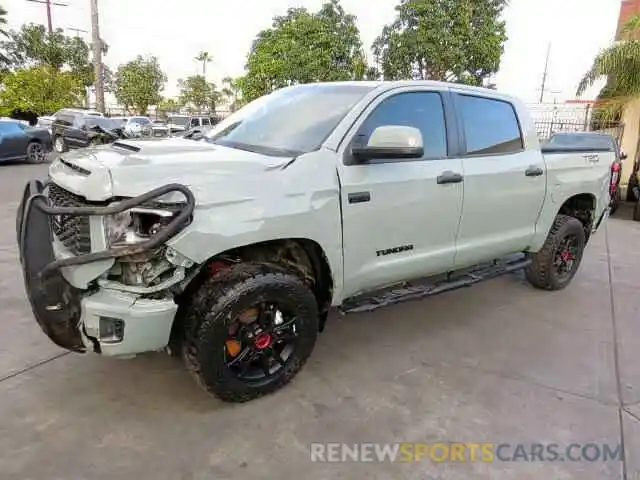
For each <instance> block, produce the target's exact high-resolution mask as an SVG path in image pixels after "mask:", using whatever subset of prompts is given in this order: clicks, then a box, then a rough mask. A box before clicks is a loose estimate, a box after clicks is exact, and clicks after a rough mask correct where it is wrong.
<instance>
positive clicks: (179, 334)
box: [17, 81, 615, 402]
mask: <svg viewBox="0 0 640 480" xmlns="http://www.w3.org/2000/svg"><path fill="white" fill-rule="evenodd" d="M614 160H615V159H614V154H613V153H612V152H610V151H607V150H606V149H603V150H601V151H600V150H598V149H593V150H591V149H588V150H585V149H584V148H583V147H580V146H577V147H576V148H575V149H572V148H570V146H567V145H564V146H563V147H562V148H560V149H554V148H553V147H549V148H548V150H544V151H541V148H540V145H539V143H538V138H537V135H536V130H535V128H534V125H533V123H532V121H531V119H530V117H529V115H528V113H527V111H526V110H525V108H524V106H523V104H522V103H521V102H520V101H518V100H517V99H515V98H511V97H509V96H506V95H501V94H499V93H497V92H495V91H493V90H485V89H481V88H472V87H467V86H461V85H452V84H445V83H436V82H413V81H402V82H337V83H322V84H308V85H299V86H294V87H288V88H285V89H282V90H278V91H276V92H274V93H272V94H270V95H268V96H265V97H262V98H260V99H258V100H256V101H254V102H252V103H250V104H249V105H247V106H245V107H244V108H243V109H241V110H239V111H237V112H236V113H234V114H233V115H231V116H230V117H228V118H226V119H225V120H224V121H222V122H221V123H220V124H218V125H216V126H215V127H214V128H213V129H212V130H211V131H210V132H208V133H207V134H206V135H205V136H204V137H203V138H202V139H200V140H198V141H194V140H186V139H179V138H169V139H162V140H148V141H129V140H125V141H118V142H115V143H113V144H111V145H108V146H100V147H93V148H88V149H83V150H78V151H74V152H69V153H65V154H62V155H61V156H60V157H59V158H57V159H56V160H55V161H53V163H52V164H51V166H50V170H49V177H48V179H46V180H43V181H40V180H33V181H30V182H29V183H28V184H27V186H26V188H25V191H24V196H23V199H22V202H21V204H20V207H19V210H18V214H17V235H18V243H19V246H20V259H21V263H22V267H23V271H24V278H25V286H26V290H27V293H28V297H29V300H30V302H31V305H32V309H33V312H34V315H35V318H36V320H37V321H38V323H39V324H40V326H41V328H42V329H43V331H44V332H45V333H46V334H47V335H48V336H49V337H50V338H51V340H53V341H54V342H55V343H56V344H58V345H60V346H62V347H64V348H66V349H69V350H72V351H76V352H86V351H94V352H98V353H100V354H102V355H107V356H130V355H135V354H138V353H142V352H147V351H155V350H162V349H165V348H166V349H167V350H169V351H170V352H175V353H180V354H181V355H182V357H183V358H184V360H185V363H186V366H187V368H188V369H189V370H190V371H191V372H192V373H193V375H194V376H195V377H196V379H197V380H198V382H199V383H200V385H201V386H203V387H204V389H205V390H207V391H208V392H210V393H212V394H214V395H215V396H217V397H219V398H221V399H223V400H225V401H230V402H242V401H247V400H250V399H253V398H256V397H258V396H260V395H263V394H266V393H269V392H273V391H275V390H277V389H278V388H280V387H282V386H283V385H284V384H286V383H287V382H288V381H289V380H291V379H292V378H293V377H294V376H295V375H296V374H297V373H298V371H300V369H301V368H302V366H303V365H304V363H305V362H306V360H307V358H308V357H309V355H310V354H311V351H312V350H313V348H314V345H315V342H316V337H317V334H318V332H319V331H322V329H323V327H324V323H325V321H326V319H327V313H328V312H329V310H330V309H331V308H332V307H337V308H339V309H341V310H342V311H343V312H358V311H367V310H371V309H373V308H377V307H380V306H382V305H388V304H391V303H395V302H399V301H402V300H407V299H416V298H424V297H426V296H429V295H434V294H436V293H441V292H445V291H449V290H453V289H455V288H458V287H463V286H468V285H471V284H474V283H476V282H479V281H481V280H485V279H487V278H492V277H494V276H496V275H500V274H503V273H506V272H511V271H515V270H519V269H524V270H525V272H526V278H527V279H528V280H529V282H530V283H531V284H533V285H534V286H535V287H537V288H541V289H546V290H558V289H562V288H564V287H565V286H567V285H568V284H569V282H570V281H571V279H572V278H573V276H574V275H575V273H576V271H577V269H578V266H579V264H580V261H581V258H582V255H583V251H584V248H585V245H586V244H587V242H588V240H589V238H590V236H591V235H592V234H593V232H595V231H596V230H597V229H598V227H599V226H600V225H601V223H602V222H603V219H605V218H606V216H607V209H608V205H609V187H610V182H611V178H610V177H611V175H610V172H611V165H612V163H613V162H614Z"/></svg>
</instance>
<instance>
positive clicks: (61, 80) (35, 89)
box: [0, 66, 84, 115]
mask: <svg viewBox="0 0 640 480" xmlns="http://www.w3.org/2000/svg"><path fill="white" fill-rule="evenodd" d="M3 84H4V87H3V89H2V90H0V114H3V115H8V114H9V113H10V112H11V111H12V110H14V109H19V110H25V111H31V112H34V113H36V114H38V115H43V114H47V113H52V112H55V111H56V110H59V109H60V108H62V107H69V106H73V105H81V104H82V100H83V95H84V88H83V85H82V82H81V81H80V80H79V79H78V78H77V77H76V76H74V75H73V73H71V72H57V71H56V70H55V69H54V68H53V67H50V66H33V67H27V68H21V69H17V70H15V71H13V72H9V73H8V74H6V75H5V76H4V77H3Z"/></svg>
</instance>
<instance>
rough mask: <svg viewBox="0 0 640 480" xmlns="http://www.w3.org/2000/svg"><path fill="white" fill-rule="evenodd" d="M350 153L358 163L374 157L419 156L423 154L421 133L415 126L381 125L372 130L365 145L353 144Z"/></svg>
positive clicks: (398, 157) (397, 157)
mask: <svg viewBox="0 0 640 480" xmlns="http://www.w3.org/2000/svg"><path fill="white" fill-rule="evenodd" d="M351 155H352V157H353V159H354V160H356V162H358V163H359V162H366V161H367V160H371V159H374V158H381V159H401V158H421V157H422V156H423V155H424V145H423V142H422V133H420V130H418V129H417V128H415V127H407V126H404V125H383V126H381V127H378V128H376V129H375V130H374V131H373V133H372V134H371V136H370V137H369V140H368V142H367V145H366V146H360V145H357V144H356V145H353V146H352V147H351Z"/></svg>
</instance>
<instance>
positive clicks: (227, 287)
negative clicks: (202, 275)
mask: <svg viewBox="0 0 640 480" xmlns="http://www.w3.org/2000/svg"><path fill="white" fill-rule="evenodd" d="M317 334H318V307H317V303H316V299H315V296H314V295H313V293H312V292H311V290H310V289H309V288H308V287H307V286H306V285H305V284H304V283H303V282H302V280H301V279H300V278H299V277H298V276H296V275H293V274H291V273H289V272H288V271H286V270H284V269H282V268H280V267H278V266H276V265H271V264H255V263H246V264H237V265H234V266H231V267H230V268H228V269H227V270H226V271H224V272H222V273H219V274H217V275H216V276H215V277H213V278H211V279H209V280H208V281H207V282H205V284H204V285H203V286H202V287H201V288H200V290H199V291H198V292H197V293H196V295H195V297H194V298H193V300H192V305H191V306H190V308H189V311H188V312H187V315H186V318H185V331H184V345H183V348H182V354H183V357H184V360H185V364H186V366H187V369H188V370H189V371H190V372H191V373H192V374H193V375H194V377H195V378H196V380H197V381H198V383H199V385H200V386H201V387H202V388H203V389H205V390H206V391H207V392H209V393H211V394H213V395H215V396H216V397H218V398H220V399H221V400H224V401H227V402H246V401H248V400H252V399H254V398H257V397H260V396H262V395H265V394H268V393H271V392H274V391H276V390H278V389H280V388H281V387H283V386H284V385H285V384H287V383H288V382H289V381H290V380H291V379H293V377H294V376H295V375H296V374H297V373H298V372H299V371H300V370H301V369H302V367H303V365H304V364H305V362H306V361H307V359H308V358H309V356H310V355H311V352H312V351H313V347H314V345H315V342H316V337H317Z"/></svg>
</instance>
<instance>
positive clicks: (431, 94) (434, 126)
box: [338, 88, 462, 297]
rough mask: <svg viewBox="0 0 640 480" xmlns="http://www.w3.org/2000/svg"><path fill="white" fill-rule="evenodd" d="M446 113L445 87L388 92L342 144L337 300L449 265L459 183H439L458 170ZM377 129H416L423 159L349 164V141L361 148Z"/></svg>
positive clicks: (459, 165)
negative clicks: (340, 295) (341, 294)
mask: <svg viewBox="0 0 640 480" xmlns="http://www.w3.org/2000/svg"><path fill="white" fill-rule="evenodd" d="M451 108H452V105H451V102H450V101H449V94H448V90H446V89H443V90H438V89H433V88H432V89H429V88H424V89H416V88H404V89H394V90H391V91H389V92H385V93H384V94H382V95H380V96H379V97H378V98H376V99H375V100H374V101H373V102H372V103H371V104H370V105H369V106H368V107H367V108H366V109H365V111H364V112H363V113H362V114H361V115H360V117H359V119H358V120H357V121H356V123H355V124H354V125H353V126H352V127H351V130H350V131H349V133H348V134H347V137H346V138H345V140H344V141H343V146H342V147H341V148H340V149H339V150H338V152H339V154H341V155H344V156H343V157H342V158H343V160H344V161H343V162H341V163H339V176H340V182H341V203H342V214H343V245H344V247H343V248H344V250H343V255H344V285H345V287H346V289H345V292H344V295H345V297H349V296H352V295H354V294H358V293H361V292H364V291H367V290H372V289H376V288H381V287H384V286H387V285H391V284H394V283H397V282H400V281H403V280H407V279H411V278H419V277H423V276H427V275H429V274H436V273H443V272H446V271H449V270H450V269H451V268H452V266H453V261H454V256H455V238H456V234H457V230H458V222H459V220H460V213H461V209H462V183H456V182H448V183H442V182H440V181H439V177H442V175H443V174H446V172H451V173H452V174H453V173H458V174H460V173H461V171H462V161H461V159H460V158H456V157H457V154H458V152H457V143H456V142H455V141H454V140H453V139H455V136H456V134H455V132H456V128H457V127H456V124H455V117H454V116H453V112H452V110H451ZM383 125H405V126H412V127H415V128H418V129H419V130H420V131H421V133H422V137H423V143H424V156H423V157H422V158H420V159H401V160H398V159H396V160H393V159H373V160H370V161H368V162H366V163H364V164H352V163H351V162H350V161H349V152H350V146H351V144H352V143H353V142H354V141H359V142H364V143H365V144H366V142H367V141H368V139H369V136H370V135H371V133H372V132H373V131H374V129H375V128H377V127H379V126H383Z"/></svg>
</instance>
